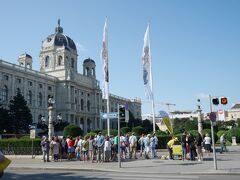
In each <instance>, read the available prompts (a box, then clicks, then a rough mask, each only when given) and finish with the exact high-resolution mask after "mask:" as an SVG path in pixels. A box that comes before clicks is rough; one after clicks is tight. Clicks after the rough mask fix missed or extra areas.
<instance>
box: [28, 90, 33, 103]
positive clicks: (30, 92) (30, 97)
mask: <svg viewBox="0 0 240 180" xmlns="http://www.w3.org/2000/svg"><path fill="white" fill-rule="evenodd" d="M27 102H28V104H32V91H28V94H27Z"/></svg>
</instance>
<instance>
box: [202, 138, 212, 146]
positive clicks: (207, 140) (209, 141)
mask: <svg viewBox="0 0 240 180" xmlns="http://www.w3.org/2000/svg"><path fill="white" fill-rule="evenodd" d="M203 141H204V142H205V144H211V138H210V137H208V136H206V137H205V138H204V140H203Z"/></svg>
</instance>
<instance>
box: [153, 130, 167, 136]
mask: <svg viewBox="0 0 240 180" xmlns="http://www.w3.org/2000/svg"><path fill="white" fill-rule="evenodd" d="M155 134H156V135H157V136H162V135H167V134H168V133H167V132H164V131H161V130H158V131H156V132H155Z"/></svg>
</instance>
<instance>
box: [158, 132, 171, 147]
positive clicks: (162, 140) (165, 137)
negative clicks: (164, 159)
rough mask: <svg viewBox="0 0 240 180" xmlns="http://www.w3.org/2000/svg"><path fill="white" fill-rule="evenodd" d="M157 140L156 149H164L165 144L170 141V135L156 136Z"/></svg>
mask: <svg viewBox="0 0 240 180" xmlns="http://www.w3.org/2000/svg"><path fill="white" fill-rule="evenodd" d="M157 138H158V149H166V148H167V143H168V141H170V140H171V139H172V136H171V135H161V136H157Z"/></svg>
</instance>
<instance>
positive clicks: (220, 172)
mask: <svg viewBox="0 0 240 180" xmlns="http://www.w3.org/2000/svg"><path fill="white" fill-rule="evenodd" d="M7 169H9V170H54V171H62V170H64V171H89V172H92V171H95V172H126V173H131V174H139V173H142V174H155V175H157V174H159V175H169V174H171V175H173V174H174V175H240V172H231V170H225V171H224V170H216V171H210V172H163V173H161V172H139V171H125V170H126V168H121V169H99V168H85V169H78V168H66V167H58V168H56V167H8V168H7Z"/></svg>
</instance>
